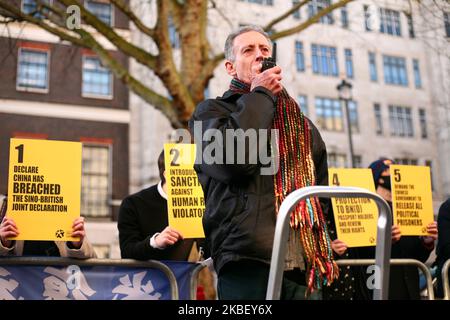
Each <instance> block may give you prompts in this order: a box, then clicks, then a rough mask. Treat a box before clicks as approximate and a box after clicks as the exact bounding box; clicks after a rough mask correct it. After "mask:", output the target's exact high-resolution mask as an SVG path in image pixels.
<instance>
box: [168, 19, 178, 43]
mask: <svg viewBox="0 0 450 320" xmlns="http://www.w3.org/2000/svg"><path fill="white" fill-rule="evenodd" d="M169 39H170V44H171V45H172V48H174V49H179V48H180V47H181V44H180V35H179V34H178V32H177V29H176V28H175V24H174V23H173V20H172V17H171V16H169Z"/></svg>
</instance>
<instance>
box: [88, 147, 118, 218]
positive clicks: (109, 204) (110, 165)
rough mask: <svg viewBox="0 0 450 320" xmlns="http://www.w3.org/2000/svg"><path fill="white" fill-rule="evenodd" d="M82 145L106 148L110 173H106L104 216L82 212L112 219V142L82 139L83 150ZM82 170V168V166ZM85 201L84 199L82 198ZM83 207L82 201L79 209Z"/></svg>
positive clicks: (90, 216) (91, 216)
mask: <svg viewBox="0 0 450 320" xmlns="http://www.w3.org/2000/svg"><path fill="white" fill-rule="evenodd" d="M84 146H89V147H104V148H108V155H109V159H108V172H109V173H110V174H109V175H108V189H107V192H106V193H107V206H108V210H109V212H108V215H106V216H93V215H89V214H87V213H86V212H84V213H83V215H85V216H87V217H89V218H90V219H92V218H94V219H96V218H98V219H105V218H107V219H108V220H112V218H113V216H112V214H113V211H112V210H113V209H112V205H111V201H112V189H113V145H112V143H111V144H109V143H101V142H90V141H86V142H84V141H82V152H83V147H84ZM82 170H83V168H82ZM81 177H82V178H83V171H82V173H81ZM83 200H84V199H83ZM84 201H85V200H84ZM82 208H83V202H82V203H81V205H80V210H81V209H82Z"/></svg>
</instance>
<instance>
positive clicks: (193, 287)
mask: <svg viewBox="0 0 450 320" xmlns="http://www.w3.org/2000/svg"><path fill="white" fill-rule="evenodd" d="M205 267H206V266H205V265H204V264H202V263H199V264H198V266H196V267H195V269H194V270H192V272H191V277H190V279H189V286H190V287H189V296H190V298H191V300H197V284H198V274H199V273H200V271H202V269H203V268H205Z"/></svg>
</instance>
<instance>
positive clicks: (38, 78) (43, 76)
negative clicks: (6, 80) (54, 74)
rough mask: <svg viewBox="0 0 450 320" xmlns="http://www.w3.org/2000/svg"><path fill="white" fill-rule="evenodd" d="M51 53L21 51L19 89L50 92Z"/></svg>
mask: <svg viewBox="0 0 450 320" xmlns="http://www.w3.org/2000/svg"><path fill="white" fill-rule="evenodd" d="M49 55H50V54H49V52H48V51H42V50H33V49H25V48H20V49H19V62H18V70H17V89H19V90H20V89H22V90H27V91H28V90H30V91H42V92H47V91H48V78H49V70H48V69H49Z"/></svg>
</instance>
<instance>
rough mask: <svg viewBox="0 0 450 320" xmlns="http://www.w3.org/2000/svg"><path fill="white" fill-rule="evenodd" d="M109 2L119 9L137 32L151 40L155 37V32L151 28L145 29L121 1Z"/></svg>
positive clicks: (112, 0)
mask: <svg viewBox="0 0 450 320" xmlns="http://www.w3.org/2000/svg"><path fill="white" fill-rule="evenodd" d="M111 2H112V3H113V4H114V5H115V6H116V7H117V8H119V9H120V11H122V12H123V13H124V14H125V15H126V16H127V17H128V18H129V19H130V20H131V21H132V22H133V23H134V25H135V26H136V28H138V30H139V31H141V32H142V33H144V34H146V35H147V36H149V37H150V38H153V37H154V35H155V30H154V29H152V28H149V27H147V26H146V25H145V24H144V23H143V22H142V20H141V19H139V18H138V17H137V16H136V15H135V14H134V12H133V11H132V10H131V9H130V7H129V6H127V5H126V4H125V2H124V1H123V0H111Z"/></svg>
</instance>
